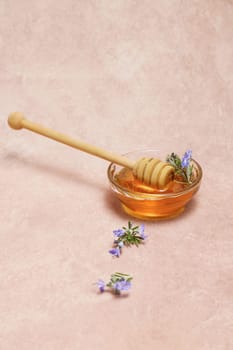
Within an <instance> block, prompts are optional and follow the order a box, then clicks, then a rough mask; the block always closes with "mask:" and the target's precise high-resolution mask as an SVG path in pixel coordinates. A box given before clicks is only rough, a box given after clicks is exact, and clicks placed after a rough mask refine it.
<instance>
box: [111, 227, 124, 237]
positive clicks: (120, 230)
mask: <svg viewBox="0 0 233 350" xmlns="http://www.w3.org/2000/svg"><path fill="white" fill-rule="evenodd" d="M113 233H114V236H115V237H121V236H123V234H124V230H122V229H118V230H114V231H113Z"/></svg>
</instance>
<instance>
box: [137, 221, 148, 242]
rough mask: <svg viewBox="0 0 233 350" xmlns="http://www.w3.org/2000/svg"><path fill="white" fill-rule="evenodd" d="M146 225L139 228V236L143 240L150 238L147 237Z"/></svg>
mask: <svg viewBox="0 0 233 350" xmlns="http://www.w3.org/2000/svg"><path fill="white" fill-rule="evenodd" d="M144 231H145V225H144V224H142V225H141V226H140V227H139V234H140V237H141V238H142V239H146V238H147V237H148V236H147V235H145V232H144Z"/></svg>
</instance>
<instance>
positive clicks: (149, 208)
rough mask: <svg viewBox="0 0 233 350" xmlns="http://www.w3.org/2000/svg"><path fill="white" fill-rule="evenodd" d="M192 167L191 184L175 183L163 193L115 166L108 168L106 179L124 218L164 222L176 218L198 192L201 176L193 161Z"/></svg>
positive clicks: (174, 181) (130, 172) (129, 172)
mask: <svg viewBox="0 0 233 350" xmlns="http://www.w3.org/2000/svg"><path fill="white" fill-rule="evenodd" d="M193 166H194V176H193V180H192V183H191V184H189V183H185V182H180V181H178V180H177V179H175V180H173V181H171V183H170V184H169V186H168V187H167V188H166V189H165V190H159V189H157V188H154V187H151V186H148V185H145V184H143V183H142V182H141V181H140V180H138V179H136V178H135V177H134V175H133V172H132V170H130V169H128V168H120V167H118V166H116V165H114V164H111V165H110V167H109V171H108V176H109V179H110V181H111V187H112V190H113V191H114V194H115V195H116V196H117V198H118V199H119V200H120V202H121V205H122V207H123V209H124V211H125V212H126V213H127V214H129V215H131V216H134V217H137V218H141V219H148V220H150V219H152V220H156V219H165V218H172V217H175V216H177V215H179V214H180V213H181V212H182V211H183V210H184V207H185V205H186V204H187V203H188V202H189V201H190V199H191V198H192V197H193V195H194V194H195V193H196V192H197V190H198V188H199V185H200V179H201V175H202V172H201V168H200V166H199V165H198V163H196V162H195V161H193Z"/></svg>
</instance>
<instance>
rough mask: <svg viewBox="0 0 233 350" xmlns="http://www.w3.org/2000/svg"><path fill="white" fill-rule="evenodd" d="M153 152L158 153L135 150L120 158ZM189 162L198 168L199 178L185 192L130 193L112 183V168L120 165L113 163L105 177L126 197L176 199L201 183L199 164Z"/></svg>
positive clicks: (151, 150)
mask: <svg viewBox="0 0 233 350" xmlns="http://www.w3.org/2000/svg"><path fill="white" fill-rule="evenodd" d="M155 151H157V152H158V149H144V150H143V149H141V150H135V151H132V152H127V153H124V154H122V156H124V157H126V156H129V155H133V154H134V153H137V152H155ZM191 161H192V162H193V163H194V164H195V166H196V167H197V168H198V173H199V176H198V177H197V180H196V181H194V182H193V183H192V184H191V185H190V186H188V187H187V188H186V189H185V190H182V191H178V192H174V193H148V192H138V191H131V190H129V189H127V188H125V187H123V186H121V185H119V184H118V183H117V182H116V181H114V178H113V177H112V174H111V172H112V169H113V167H116V166H120V165H118V164H116V163H114V162H112V163H110V164H109V166H108V169H107V175H108V179H109V181H110V183H111V184H112V185H113V186H114V187H116V188H117V189H119V190H120V191H121V192H124V194H125V195H127V196H128V197H133V198H135V197H136V196H137V197H140V198H138V199H147V200H155V199H164V198H176V197H180V196H181V195H184V194H186V193H189V192H191V191H192V190H194V189H195V188H196V187H199V185H200V183H201V180H202V176H203V171H202V168H201V166H200V164H199V163H198V162H197V161H196V160H195V159H194V158H191ZM122 168H123V167H122ZM177 182H179V181H177Z"/></svg>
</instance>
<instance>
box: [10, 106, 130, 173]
mask: <svg viewBox="0 0 233 350" xmlns="http://www.w3.org/2000/svg"><path fill="white" fill-rule="evenodd" d="M8 124H9V126H10V127H11V128H13V129H16V130H19V129H23V128H24V129H28V130H30V131H33V132H35V133H37V134H40V135H43V136H46V137H48V138H50V139H52V140H55V141H58V142H61V143H64V144H65V145H68V146H70V147H73V148H77V149H79V150H80V151H84V152H86V153H90V154H92V155H94V156H97V157H100V158H103V159H105V160H108V161H110V162H113V163H116V164H118V165H122V166H124V167H127V168H131V169H132V168H133V166H134V162H133V161H131V160H129V159H128V158H126V157H123V156H121V155H118V154H114V153H111V152H108V151H106V150H104V149H102V148H99V147H96V146H93V145H89V144H88V143H85V142H83V141H80V140H76V139H73V138H71V137H69V136H67V135H64V134H62V133H60V132H57V131H55V130H52V129H49V128H46V127H44V126H42V125H39V124H36V123H33V122H31V121H30V120H27V119H26V118H25V117H24V115H23V114H21V113H19V112H15V113H12V114H11V115H10V116H9V118H8Z"/></svg>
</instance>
